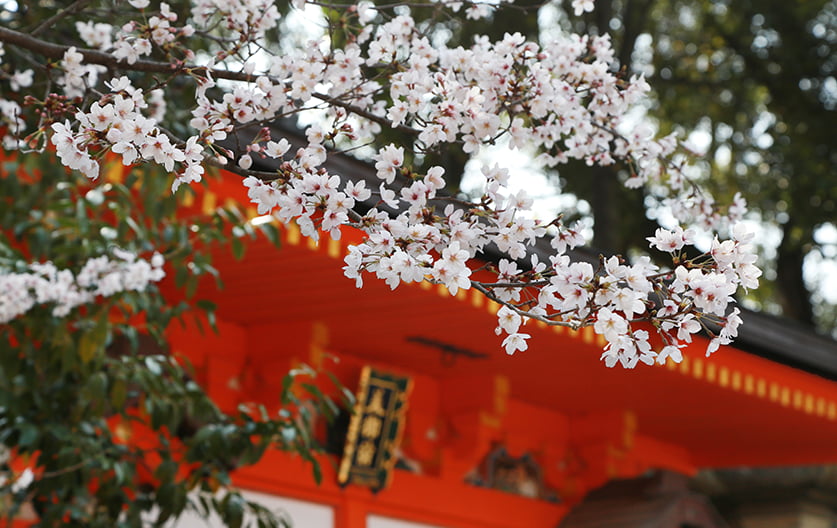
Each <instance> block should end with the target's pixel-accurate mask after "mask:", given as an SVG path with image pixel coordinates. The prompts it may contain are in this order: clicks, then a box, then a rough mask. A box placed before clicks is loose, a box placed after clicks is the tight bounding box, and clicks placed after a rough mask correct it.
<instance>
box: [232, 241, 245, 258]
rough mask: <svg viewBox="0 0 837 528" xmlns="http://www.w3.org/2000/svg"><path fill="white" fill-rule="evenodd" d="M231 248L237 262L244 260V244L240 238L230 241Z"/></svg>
mask: <svg viewBox="0 0 837 528" xmlns="http://www.w3.org/2000/svg"><path fill="white" fill-rule="evenodd" d="M230 247H231V249H232V254H233V257H235V259H236V260H241V259H242V258H244V243H243V242H242V241H241V239H239V238H232V239H231V240H230Z"/></svg>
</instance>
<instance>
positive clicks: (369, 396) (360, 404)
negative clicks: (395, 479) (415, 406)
mask: <svg viewBox="0 0 837 528" xmlns="http://www.w3.org/2000/svg"><path fill="white" fill-rule="evenodd" d="M411 388H412V380H411V379H410V378H407V377H403V376H395V375H393V374H389V373H386V372H381V371H379V370H375V369H373V368H371V367H364V368H363V372H362V373H361V376H360V386H359V387H358V392H357V403H356V404H355V408H354V412H353V414H352V418H351V421H350V422H349V430H348V432H347V434H346V446H345V448H344V449H343V458H342V460H341V461H340V470H339V472H338V474H337V480H338V481H339V482H340V484H341V485H347V484H357V485H359V486H368V487H370V488H372V490H373V491H378V490H380V489H383V488H385V487H386V486H387V484H388V483H389V479H390V476H391V474H392V469H393V467H394V465H395V462H396V459H395V455H394V452H395V450H396V448H397V447H398V445H399V444H400V442H401V435H402V433H403V430H404V412H405V410H406V409H407V398H408V397H409V394H410V389H411Z"/></svg>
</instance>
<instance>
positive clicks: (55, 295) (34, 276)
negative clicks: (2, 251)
mask: <svg viewBox="0 0 837 528" xmlns="http://www.w3.org/2000/svg"><path fill="white" fill-rule="evenodd" d="M114 256H115V257H116V258H115V259H112V258H110V257H109V256H107V255H103V256H100V257H96V258H92V259H90V260H88V261H87V262H85V263H84V265H83V266H82V267H81V270H79V272H78V273H73V271H72V270H69V269H58V268H57V267H56V266H55V265H54V264H53V263H52V262H44V263H38V262H35V263H30V264H29V265H28V267H27V270H26V271H23V272H18V271H13V270H10V269H0V291H2V292H3V295H2V296H0V323H8V322H9V321H11V320H12V319H14V318H16V317H20V316H21V315H24V314H25V313H26V312H28V311H29V310H32V309H33V308H35V307H36V306H40V305H45V304H49V305H52V312H51V313H52V315H53V316H54V317H64V316H66V315H67V314H69V313H70V311H71V310H73V309H74V308H77V307H79V306H81V305H84V304H89V303H92V302H94V301H95V300H96V298H97V297H110V296H113V295H116V294H118V293H121V292H126V291H143V290H144V289H145V288H146V287H148V285H149V284H150V283H153V282H159V281H161V280H162V279H163V277H165V271H163V264H164V259H163V256H162V255H160V254H159V253H155V254H154V255H153V256H152V257H151V258H150V259H148V260H145V259H142V258H138V257H137V256H136V255H134V254H133V253H130V252H128V251H124V250H119V249H116V250H114Z"/></svg>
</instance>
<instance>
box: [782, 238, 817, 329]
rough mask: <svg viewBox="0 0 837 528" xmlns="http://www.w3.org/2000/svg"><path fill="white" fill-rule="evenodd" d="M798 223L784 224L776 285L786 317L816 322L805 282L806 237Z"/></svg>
mask: <svg viewBox="0 0 837 528" xmlns="http://www.w3.org/2000/svg"><path fill="white" fill-rule="evenodd" d="M795 229H796V226H795V225H794V224H793V222H787V223H786V224H785V225H784V226H782V243H781V244H779V248H778V249H777V256H776V287H777V290H778V293H779V302H780V303H781V305H782V312H783V315H784V316H785V317H788V318H790V319H794V320H796V321H799V322H801V323H804V324H806V325H809V326H814V311H813V308H812V304H811V294H810V292H809V291H808V289H807V288H806V286H805V279H804V278H803V276H802V265H803V263H804V261H805V254H806V252H805V250H804V242H805V241H806V240H807V239H806V237H804V236H800V234H798V233H796V232H794V230H795Z"/></svg>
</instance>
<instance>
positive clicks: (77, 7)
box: [29, 0, 90, 37]
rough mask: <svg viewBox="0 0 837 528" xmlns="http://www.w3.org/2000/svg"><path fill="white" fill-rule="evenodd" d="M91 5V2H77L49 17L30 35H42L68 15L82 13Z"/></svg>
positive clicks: (80, 0)
mask: <svg viewBox="0 0 837 528" xmlns="http://www.w3.org/2000/svg"><path fill="white" fill-rule="evenodd" d="M89 3H90V0H76V1H75V2H73V3H72V4H70V5H68V6H67V7H65V8H64V9H62V10H61V11H59V12H57V13H55V14H54V15H52V16H51V17H49V18H48V19H46V20H44V21H43V22H41V23H40V24H39V25H38V27H36V28H35V29H33V30H32V31H30V32H29V34H30V35H32V36H33V37H37V36H38V35H40V34H41V33H43V32H44V31H46V30H47V29H49V28H51V27H52V26H53V25H54V24H55V23H56V22H58V21H59V20H61V19H62V18H64V17H66V16H68V15H74V14H76V13H78V12H79V11H81V10H82V9H84V8H85V7H87V4H89Z"/></svg>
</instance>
